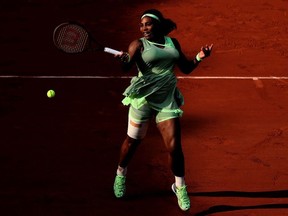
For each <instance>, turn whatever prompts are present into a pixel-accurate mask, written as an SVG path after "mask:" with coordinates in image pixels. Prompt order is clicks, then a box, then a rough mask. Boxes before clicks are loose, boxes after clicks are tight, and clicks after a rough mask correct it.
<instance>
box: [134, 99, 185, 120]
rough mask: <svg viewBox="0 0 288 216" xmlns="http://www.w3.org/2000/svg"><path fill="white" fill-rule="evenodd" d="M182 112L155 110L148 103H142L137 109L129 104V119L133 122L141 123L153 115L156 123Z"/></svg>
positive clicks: (178, 115)
mask: <svg viewBox="0 0 288 216" xmlns="http://www.w3.org/2000/svg"><path fill="white" fill-rule="evenodd" d="M181 115H182V113H179V112H174V111H173V110H171V112H169V111H165V112H163V111H157V110H155V109H153V108H151V107H150V106H149V104H147V103H146V104H144V105H143V106H141V107H140V108H139V109H136V108H134V107H133V106H132V105H130V108H129V119H131V120H132V121H134V122H135V123H143V122H146V121H149V120H150V119H151V118H154V117H155V121H156V123H159V122H162V121H166V120H169V119H173V118H178V117H181Z"/></svg>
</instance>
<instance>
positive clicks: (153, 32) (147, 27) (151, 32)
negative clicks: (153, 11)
mask: <svg viewBox="0 0 288 216" xmlns="http://www.w3.org/2000/svg"><path fill="white" fill-rule="evenodd" d="M155 27H156V24H155V21H154V20H153V19H152V18H150V17H144V18H143V19H142V20H141V23H140V31H141V32H142V34H143V36H144V37H145V38H146V39H147V40H153V38H155V37H157V28H155Z"/></svg>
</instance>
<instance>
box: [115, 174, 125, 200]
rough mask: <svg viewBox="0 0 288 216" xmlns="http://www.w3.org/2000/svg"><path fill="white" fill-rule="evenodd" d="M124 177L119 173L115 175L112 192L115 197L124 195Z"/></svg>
mask: <svg viewBox="0 0 288 216" xmlns="http://www.w3.org/2000/svg"><path fill="white" fill-rule="evenodd" d="M125 181H126V177H125V176H121V175H116V177H115V181H114V194H115V196H116V197H117V198H121V197H123V196H124V195H125V192H126V185H125Z"/></svg>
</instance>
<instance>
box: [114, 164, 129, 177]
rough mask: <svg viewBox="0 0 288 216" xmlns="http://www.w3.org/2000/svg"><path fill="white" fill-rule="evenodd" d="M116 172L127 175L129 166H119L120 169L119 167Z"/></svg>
mask: <svg viewBox="0 0 288 216" xmlns="http://www.w3.org/2000/svg"><path fill="white" fill-rule="evenodd" d="M116 174H117V175H120V176H126V174H127V167H125V168H123V167H120V166H118V169H117V172H116Z"/></svg>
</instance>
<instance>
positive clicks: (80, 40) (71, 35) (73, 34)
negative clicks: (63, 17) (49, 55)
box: [53, 22, 122, 55]
mask: <svg viewBox="0 0 288 216" xmlns="http://www.w3.org/2000/svg"><path fill="white" fill-rule="evenodd" d="M53 42H54V45H55V46H56V47H57V48H58V49H60V50H62V51H64V52H65V53H72V54H73V53H82V52H84V51H88V50H91V51H104V52H106V53H110V54H113V55H117V54H121V53H122V52H120V51H118V50H115V49H111V48H109V47H105V46H103V45H102V44H100V43H99V42H97V41H96V40H95V38H93V37H92V35H91V34H90V33H89V32H88V31H87V29H86V28H85V27H84V26H83V25H80V24H78V23H76V22H65V23H61V24H60V25H58V26H57V27H56V28H55V29H54V32H53Z"/></svg>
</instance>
